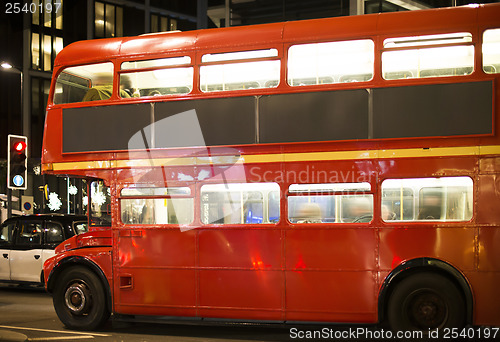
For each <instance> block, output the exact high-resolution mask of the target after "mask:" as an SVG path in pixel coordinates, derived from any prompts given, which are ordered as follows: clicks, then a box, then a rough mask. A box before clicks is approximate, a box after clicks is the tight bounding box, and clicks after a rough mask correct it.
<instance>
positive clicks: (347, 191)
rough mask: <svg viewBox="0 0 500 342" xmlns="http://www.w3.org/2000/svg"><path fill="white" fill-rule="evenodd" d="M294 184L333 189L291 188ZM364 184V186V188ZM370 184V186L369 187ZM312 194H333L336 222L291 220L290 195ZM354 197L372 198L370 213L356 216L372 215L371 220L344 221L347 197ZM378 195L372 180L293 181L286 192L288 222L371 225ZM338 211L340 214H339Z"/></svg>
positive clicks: (291, 223) (300, 223) (299, 223)
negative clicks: (307, 189)
mask: <svg viewBox="0 0 500 342" xmlns="http://www.w3.org/2000/svg"><path fill="white" fill-rule="evenodd" d="M343 184H344V185H346V187H345V188H343V187H342V185H343ZM356 184H359V185H360V187H359V188H356V187H355V186H354V185H356ZM294 185H299V187H306V186H308V185H312V186H315V185H320V186H322V185H327V186H328V185H330V186H332V188H331V189H319V190H315V191H306V190H303V191H295V190H290V188H291V187H292V186H294ZM363 186H364V188H363ZM367 186H368V187H367ZM312 196H331V197H333V199H334V201H335V205H334V206H335V208H334V210H335V221H334V222H322V221H321V222H314V221H316V220H313V221H312V222H307V220H304V222H292V221H291V220H290V218H291V216H290V213H291V212H290V202H289V199H290V197H312ZM347 196H349V197H351V196H352V197H354V196H359V197H360V198H369V200H370V205H371V208H370V209H369V211H370V213H367V214H363V215H358V216H356V219H357V218H362V217H365V216H371V218H370V220H369V221H366V222H365V221H356V219H355V220H353V221H350V222H343V221H342V220H343V219H345V218H344V217H343V211H344V207H343V206H344V205H345V203H344V201H345V199H349V197H347ZM376 198H377V197H376V196H375V192H374V187H373V186H372V184H371V183H370V182H345V183H342V182H335V183H311V184H306V183H293V184H290V185H289V186H288V189H287V192H286V220H287V223H288V224H289V225H291V226H297V225H299V226H300V225H306V226H307V225H329V226H338V225H343V224H348V225H358V224H361V225H369V224H371V223H372V222H373V221H374V216H375V208H376V206H375V201H376ZM337 200H339V205H337V203H336V202H337ZM337 213H338V214H339V215H337ZM323 219H324V217H321V220H323Z"/></svg>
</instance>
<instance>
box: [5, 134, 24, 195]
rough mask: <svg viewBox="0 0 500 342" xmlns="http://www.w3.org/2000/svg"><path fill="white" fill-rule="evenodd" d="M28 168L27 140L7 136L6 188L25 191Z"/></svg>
mask: <svg viewBox="0 0 500 342" xmlns="http://www.w3.org/2000/svg"><path fill="white" fill-rule="evenodd" d="M27 166H28V138H26V137H24V136H20V135H11V134H9V143H8V146H7V187H8V188H9V189H13V190H26V189H27V185H26V179H27Z"/></svg>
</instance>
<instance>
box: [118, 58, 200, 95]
mask: <svg viewBox="0 0 500 342" xmlns="http://www.w3.org/2000/svg"><path fill="white" fill-rule="evenodd" d="M189 64H191V58H190V57H188V56H182V57H171V58H162V59H154V60H145V61H134V62H124V63H122V65H121V69H122V70H134V72H127V73H121V74H120V85H121V88H122V89H125V90H126V91H127V92H128V95H129V96H130V97H142V96H159V95H172V94H187V93H189V92H191V90H192V89H193V67H191V66H189V67H187V66H185V65H189ZM143 68H158V69H157V70H149V71H140V69H143ZM135 70H137V71H135ZM128 95H125V96H122V97H128Z"/></svg>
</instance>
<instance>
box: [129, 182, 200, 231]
mask: <svg viewBox="0 0 500 342" xmlns="http://www.w3.org/2000/svg"><path fill="white" fill-rule="evenodd" d="M121 196H122V197H123V198H121V199H120V212H121V221H122V222H123V223H124V224H179V225H186V224H190V223H191V222H193V219H194V200H193V198H192V197H191V189H190V188H189V187H173V188H125V189H122V191H121ZM148 197H149V198H148Z"/></svg>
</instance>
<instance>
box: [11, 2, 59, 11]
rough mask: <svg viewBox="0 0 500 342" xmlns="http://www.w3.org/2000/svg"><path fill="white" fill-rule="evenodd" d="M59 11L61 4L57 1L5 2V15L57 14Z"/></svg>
mask: <svg viewBox="0 0 500 342" xmlns="http://www.w3.org/2000/svg"><path fill="white" fill-rule="evenodd" d="M60 9H61V2H60V1H59V2H57V1H54V2H52V1H39V2H38V3H35V2H6V3H5V13H7V14H19V13H26V14H27V13H32V14H35V13H52V12H55V13H59V10H60Z"/></svg>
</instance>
